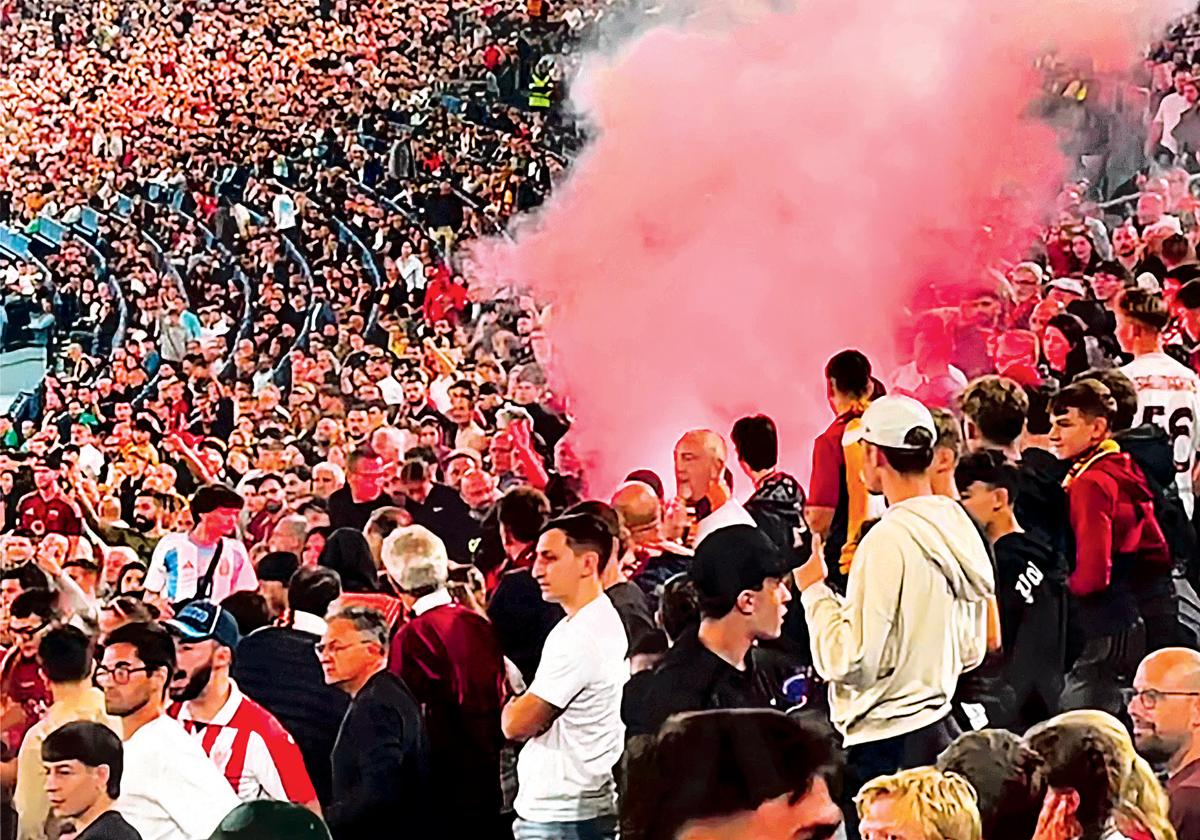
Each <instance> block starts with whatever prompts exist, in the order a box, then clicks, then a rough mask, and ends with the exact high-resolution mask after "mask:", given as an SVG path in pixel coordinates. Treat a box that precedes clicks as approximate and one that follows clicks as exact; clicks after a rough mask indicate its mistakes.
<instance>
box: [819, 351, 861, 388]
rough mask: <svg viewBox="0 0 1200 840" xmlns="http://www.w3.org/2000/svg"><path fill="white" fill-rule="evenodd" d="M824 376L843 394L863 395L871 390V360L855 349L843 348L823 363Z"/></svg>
mask: <svg viewBox="0 0 1200 840" xmlns="http://www.w3.org/2000/svg"><path fill="white" fill-rule="evenodd" d="M825 378H826V379H828V380H829V381H830V382H831V383H833V387H835V388H837V389H838V390H839V391H841V392H842V393H843V394H849V395H851V396H854V397H865V396H867V395H868V394H869V393H870V392H871V362H870V361H869V360H868V359H867V357H866V356H864V355H863V354H862V353H860V352H859V351H857V350H843V351H842V352H840V353H838V354H836V355H835V356H834V357H833V358H832V359H830V360H829V362H828V364H826V365H825Z"/></svg>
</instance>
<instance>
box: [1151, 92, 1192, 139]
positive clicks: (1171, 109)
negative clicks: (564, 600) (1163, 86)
mask: <svg viewBox="0 0 1200 840" xmlns="http://www.w3.org/2000/svg"><path fill="white" fill-rule="evenodd" d="M1189 107H1191V106H1190V105H1188V101H1187V100H1186V99H1184V98H1183V95H1182V94H1180V93H1178V92H1177V91H1171V92H1170V93H1168V94H1167V95H1166V96H1164V97H1163V101H1162V102H1160V103H1159V105H1158V112H1157V113H1156V114H1155V115H1154V120H1153V121H1154V122H1156V123H1162V127H1163V134H1162V144H1163V145H1164V146H1166V147H1167V148H1168V149H1170V150H1171V151H1172V152H1176V153H1178V152H1179V144H1178V143H1177V142H1175V137H1174V135H1173V133H1172V132H1174V131H1175V126H1177V125H1179V118H1180V117H1182V116H1183V112H1184V111H1186V110H1187V109H1188V108H1189Z"/></svg>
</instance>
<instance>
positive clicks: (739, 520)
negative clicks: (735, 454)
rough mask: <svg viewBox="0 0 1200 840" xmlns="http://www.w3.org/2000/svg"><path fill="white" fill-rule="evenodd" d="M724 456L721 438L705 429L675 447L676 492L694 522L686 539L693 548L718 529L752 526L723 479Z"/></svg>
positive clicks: (686, 435) (685, 436) (683, 438)
mask: <svg viewBox="0 0 1200 840" xmlns="http://www.w3.org/2000/svg"><path fill="white" fill-rule="evenodd" d="M727 457H728V449H727V447H726V446H725V439H724V438H723V437H721V436H720V435H719V434H717V433H716V432H714V431H711V430H709V429H693V430H692V431H690V432H687V433H685V434H684V436H683V437H681V438H680V439H679V442H678V443H677V444H675V487H676V493H677V494H678V496H679V498H680V499H681V500H682V501H683V502H684V503H685V504H686V505H687V508H688V511H689V513H691V514H692V516H693V517H694V518H695V520H696V525H695V526H694V527H693V528H692V529H690V533H689V534H688V536H687V540H688V541H689V542H690V544H691V545H692V546H693V547H694V546H698V545H699V544H700V543H701V542H703V541H704V538H705V537H707V536H708V535H709V534H711V533H712V532H713V531H716V530H718V529H720V528H728V527H729V526H730V525H750V526H754V525H755V522H754V519H753V518H752V517H751V516H750V514H749V513H747V512H746V509H745V508H744V507H742V506H741V504H739V503H738V501H737V500H736V499H734V498H733V495H732V492H731V488H730V486H729V483H728V480H727V478H726V472H727V471H726V469H725V462H726V459H727Z"/></svg>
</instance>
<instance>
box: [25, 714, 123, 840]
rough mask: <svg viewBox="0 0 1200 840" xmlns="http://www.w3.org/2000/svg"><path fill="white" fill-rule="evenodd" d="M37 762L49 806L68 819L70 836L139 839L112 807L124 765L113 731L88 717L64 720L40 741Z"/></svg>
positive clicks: (91, 839)
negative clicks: (42, 770)
mask: <svg viewBox="0 0 1200 840" xmlns="http://www.w3.org/2000/svg"><path fill="white" fill-rule="evenodd" d="M42 762H43V764H44V765H45V767H46V794H47V795H48V796H49V799H50V808H51V809H52V810H53V811H54V815H55V816H56V817H58V818H59V819H62V820H64V821H65V822H67V823H70V825H71V827H72V830H73V831H74V832H77V833H76V834H74V837H75V840H142V835H141V834H139V833H138V832H137V829H135V828H134V827H133V826H131V825H130V824H129V823H127V822H126V821H125V818H124V817H122V816H121V815H120V814H119V813H117V812H116V811H115V810H113V800H115V799H116V798H117V797H118V796H120V795H121V773H122V770H123V769H124V747H122V745H121V739H120V738H119V737H118V736H117V733H115V732H113V731H112V730H111V729H109V728H108V727H107V726H104V725H103V724H99V723H92V722H91V721H73V722H71V723H68V724H64V725H63V726H60V727H59V728H58V729H56V730H54V731H53V732H51V733H50V734H49V735H47V736H46V740H45V741H43V742H42Z"/></svg>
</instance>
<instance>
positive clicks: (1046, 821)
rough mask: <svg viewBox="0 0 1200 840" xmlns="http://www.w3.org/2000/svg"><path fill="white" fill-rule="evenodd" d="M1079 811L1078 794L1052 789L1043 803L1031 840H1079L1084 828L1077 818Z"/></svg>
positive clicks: (1071, 791)
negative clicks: (1076, 814)
mask: <svg viewBox="0 0 1200 840" xmlns="http://www.w3.org/2000/svg"><path fill="white" fill-rule="evenodd" d="M1078 809H1079V794H1078V793H1076V792H1075V791H1073V790H1067V791H1062V790H1055V789H1053V788H1051V789H1050V790H1048V791H1047V792H1046V799H1045V801H1044V802H1042V812H1041V814H1039V815H1038V824H1037V829H1036V830H1035V831H1034V833H1033V837H1032V838H1031V840H1078V838H1080V837H1082V836H1083V827H1082V826H1081V825H1080V824H1079V820H1078V819H1076V817H1075V812H1076V811H1077V810H1078Z"/></svg>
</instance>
